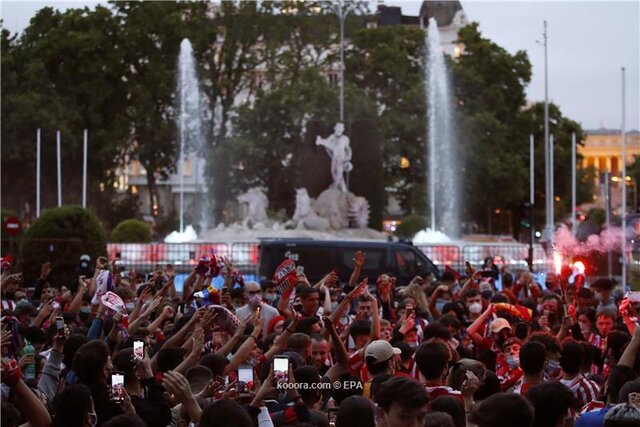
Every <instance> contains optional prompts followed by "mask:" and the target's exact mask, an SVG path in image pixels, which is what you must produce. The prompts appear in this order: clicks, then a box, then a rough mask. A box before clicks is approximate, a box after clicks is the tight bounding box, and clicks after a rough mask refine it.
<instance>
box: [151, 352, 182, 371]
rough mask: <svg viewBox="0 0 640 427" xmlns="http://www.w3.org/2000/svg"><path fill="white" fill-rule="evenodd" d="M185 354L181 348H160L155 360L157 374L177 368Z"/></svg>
mask: <svg viewBox="0 0 640 427" xmlns="http://www.w3.org/2000/svg"><path fill="white" fill-rule="evenodd" d="M185 353H186V351H185V349H184V348H182V347H164V348H161V349H160V351H158V356H157V358H156V363H157V366H158V372H167V371H170V370H172V369H175V368H176V367H178V365H180V363H181V362H182V358H183V357H184V354H185Z"/></svg>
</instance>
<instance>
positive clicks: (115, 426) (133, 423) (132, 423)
mask: <svg viewBox="0 0 640 427" xmlns="http://www.w3.org/2000/svg"><path fill="white" fill-rule="evenodd" d="M102 426H103V427H147V424H146V423H145V422H144V421H143V420H142V418H140V417H139V416H138V415H136V414H122V415H118V416H117V417H113V418H111V419H110V420H109V421H107V422H106V423H104V424H102Z"/></svg>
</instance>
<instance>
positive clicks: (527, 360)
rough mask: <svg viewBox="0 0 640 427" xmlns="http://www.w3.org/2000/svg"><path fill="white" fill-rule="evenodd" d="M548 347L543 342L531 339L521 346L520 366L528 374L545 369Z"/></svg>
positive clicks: (537, 372) (534, 373) (535, 373)
mask: <svg viewBox="0 0 640 427" xmlns="http://www.w3.org/2000/svg"><path fill="white" fill-rule="evenodd" d="M546 359H547V349H546V348H545V346H544V345H542V343H539V342H536V341H530V342H528V343H525V345H523V346H522V347H520V367H521V368H522V371H523V372H524V373H525V374H527V375H537V374H539V373H540V372H542V370H543V369H544V362H545V360H546Z"/></svg>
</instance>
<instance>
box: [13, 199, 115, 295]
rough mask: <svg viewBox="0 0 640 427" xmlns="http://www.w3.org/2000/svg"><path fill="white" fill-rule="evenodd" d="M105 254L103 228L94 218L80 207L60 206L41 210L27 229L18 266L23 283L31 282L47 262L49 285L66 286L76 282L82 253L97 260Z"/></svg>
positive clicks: (89, 212)
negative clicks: (51, 269) (51, 268)
mask: <svg viewBox="0 0 640 427" xmlns="http://www.w3.org/2000/svg"><path fill="white" fill-rule="evenodd" d="M106 252H107V248H106V243H105V232H104V228H103V227H102V224H100V221H99V220H98V218H97V217H96V215H95V214H94V213H93V212H92V211H90V210H87V209H82V208H81V207H79V206H63V207H61V208H53V209H46V210H44V211H43V212H42V215H41V216H40V218H38V219H37V220H35V221H34V223H33V224H32V225H31V227H30V228H29V230H27V232H26V233H25V235H24V237H23V239H22V244H21V248H20V264H19V267H20V269H21V271H22V272H23V273H24V276H25V279H26V281H27V282H33V281H34V280H35V279H36V278H37V277H38V275H39V273H40V266H41V264H43V263H45V262H47V261H50V262H51V264H52V265H53V267H54V269H53V272H52V283H56V284H60V285H62V284H69V283H72V282H73V281H75V280H77V276H76V275H75V270H76V268H77V266H78V263H79V261H80V256H81V255H82V254H88V255H89V256H90V257H91V258H92V259H96V258H97V257H98V256H102V255H105V254H106Z"/></svg>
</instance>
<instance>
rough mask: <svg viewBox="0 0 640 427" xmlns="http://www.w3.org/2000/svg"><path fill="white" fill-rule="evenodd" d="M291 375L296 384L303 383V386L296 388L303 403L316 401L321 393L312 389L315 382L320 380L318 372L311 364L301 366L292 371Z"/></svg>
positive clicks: (320, 396)
mask: <svg viewBox="0 0 640 427" xmlns="http://www.w3.org/2000/svg"><path fill="white" fill-rule="evenodd" d="M293 376H294V378H295V379H296V382H297V383H298V384H303V388H301V389H300V390H298V393H300V397H302V400H304V401H305V403H307V402H309V403H316V402H318V401H319V400H320V399H321V398H322V395H321V394H320V393H319V392H318V390H316V389H314V387H315V384H318V383H320V382H321V379H320V373H319V372H318V370H317V369H316V368H314V367H313V366H301V367H299V368H297V369H296V370H294V371H293Z"/></svg>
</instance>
